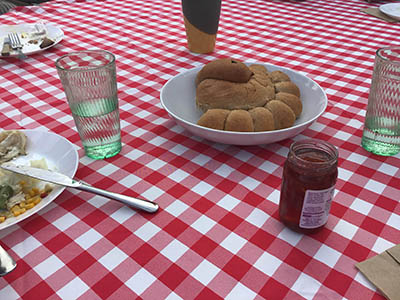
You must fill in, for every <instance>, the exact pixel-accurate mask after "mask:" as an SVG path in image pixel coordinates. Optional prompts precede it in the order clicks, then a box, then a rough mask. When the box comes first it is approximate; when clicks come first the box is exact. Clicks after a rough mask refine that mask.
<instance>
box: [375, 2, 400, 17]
mask: <svg viewBox="0 0 400 300" xmlns="http://www.w3.org/2000/svg"><path fill="white" fill-rule="evenodd" d="M379 10H380V11H381V12H383V13H384V14H386V15H388V16H389V17H392V18H393V19H396V20H400V3H388V4H383V5H381V6H379Z"/></svg>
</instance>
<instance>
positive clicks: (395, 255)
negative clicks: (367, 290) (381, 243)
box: [356, 245, 400, 300]
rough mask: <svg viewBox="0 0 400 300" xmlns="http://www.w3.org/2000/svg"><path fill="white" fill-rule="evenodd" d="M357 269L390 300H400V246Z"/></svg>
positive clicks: (360, 264)
mask: <svg viewBox="0 0 400 300" xmlns="http://www.w3.org/2000/svg"><path fill="white" fill-rule="evenodd" d="M356 268H357V269H358V270H360V272H361V273H362V274H363V275H364V276H365V277H366V278H367V279H368V280H369V281H371V282H372V283H373V284H374V285H375V286H376V287H377V289H378V290H379V291H380V292H381V293H382V294H383V295H384V296H385V297H386V298H387V299H390V300H400V245H397V246H394V247H392V248H390V249H388V250H386V251H385V252H383V253H381V254H379V255H377V256H374V257H372V258H369V259H367V260H365V261H363V262H359V263H357V264H356Z"/></svg>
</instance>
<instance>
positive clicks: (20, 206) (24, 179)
mask: <svg viewBox="0 0 400 300" xmlns="http://www.w3.org/2000/svg"><path fill="white" fill-rule="evenodd" d="M26 143H27V138H26V136H25V134H24V133H23V132H21V131H17V130H6V131H2V132H0V161H1V163H3V162H5V161H9V160H11V159H13V158H16V157H18V156H20V155H25V154H26ZM30 165H31V166H32V167H36V168H41V169H48V166H47V162H46V160H45V159H44V158H42V159H38V160H31V161H30ZM52 189H53V184H49V183H44V182H41V181H39V180H37V179H34V178H31V177H29V176H24V175H20V174H16V173H13V172H9V171H5V170H2V169H0V223H2V222H4V221H5V220H6V219H7V218H9V217H13V216H14V217H16V216H19V215H20V214H22V213H24V212H26V211H27V210H28V209H31V208H33V207H34V206H35V205H37V204H38V203H40V201H41V200H42V199H43V198H44V197H46V196H47V195H48V194H49V193H50V192H51V191H52Z"/></svg>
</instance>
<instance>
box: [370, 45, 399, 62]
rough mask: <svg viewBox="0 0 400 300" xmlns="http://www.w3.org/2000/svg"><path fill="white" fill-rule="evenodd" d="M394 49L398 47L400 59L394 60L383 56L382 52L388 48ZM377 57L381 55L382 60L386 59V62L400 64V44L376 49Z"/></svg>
mask: <svg viewBox="0 0 400 300" xmlns="http://www.w3.org/2000/svg"><path fill="white" fill-rule="evenodd" d="M392 49H397V50H398V52H399V60H397V61H394V60H390V59H388V58H387V57H384V56H382V52H384V51H386V50H392ZM375 55H376V57H379V58H380V59H381V60H383V61H385V62H390V63H391V64H396V65H400V46H386V47H381V48H379V49H378V50H376V52H375Z"/></svg>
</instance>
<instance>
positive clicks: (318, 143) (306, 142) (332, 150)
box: [289, 138, 339, 166]
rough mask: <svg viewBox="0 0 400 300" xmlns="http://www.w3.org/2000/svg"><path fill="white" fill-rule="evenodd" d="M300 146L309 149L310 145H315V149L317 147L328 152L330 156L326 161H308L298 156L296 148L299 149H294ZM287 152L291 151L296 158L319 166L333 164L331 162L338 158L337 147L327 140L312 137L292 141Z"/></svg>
mask: <svg viewBox="0 0 400 300" xmlns="http://www.w3.org/2000/svg"><path fill="white" fill-rule="evenodd" d="M300 146H304V148H310V149H311V147H316V148H315V149H319V150H321V151H324V152H326V153H328V154H329V156H330V159H329V160H327V161H321V162H316V161H314V162H310V161H308V160H305V159H302V158H301V157H299V156H298V155H297V154H296V150H299V149H295V148H296V147H300ZM289 153H293V155H294V157H295V159H296V160H300V161H302V162H304V163H307V164H313V165H319V166H323V165H330V164H333V163H335V162H337V160H338V158H339V151H338V149H337V147H335V146H334V145H333V144H331V143H329V142H327V141H324V140H319V139H313V138H309V139H303V140H299V141H294V142H293V143H292V144H291V145H290V147H289Z"/></svg>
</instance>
